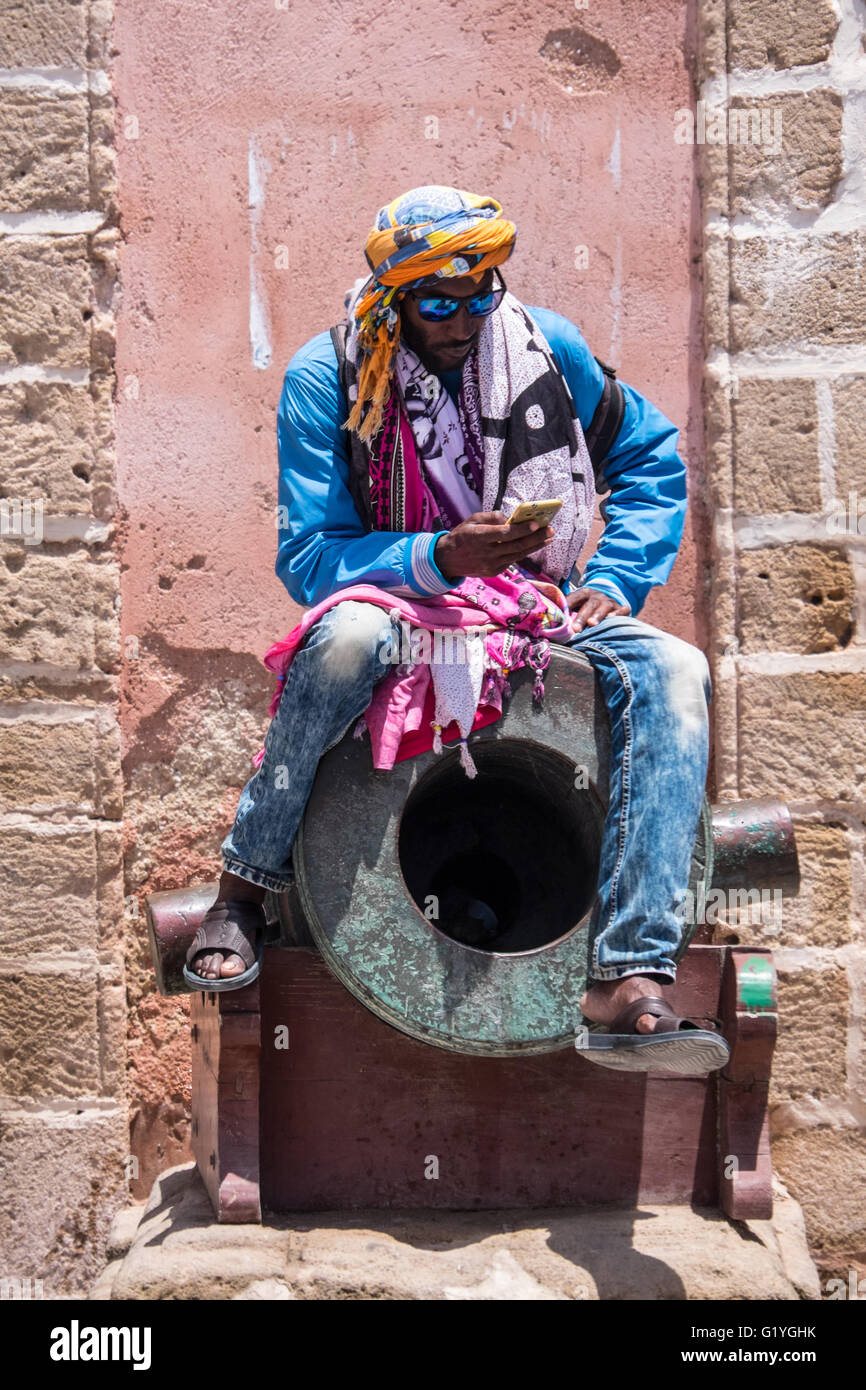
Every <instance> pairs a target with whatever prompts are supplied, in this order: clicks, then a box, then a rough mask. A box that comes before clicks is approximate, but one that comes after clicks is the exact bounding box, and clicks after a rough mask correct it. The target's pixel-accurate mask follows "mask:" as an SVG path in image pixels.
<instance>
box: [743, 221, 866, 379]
mask: <svg viewBox="0 0 866 1390" xmlns="http://www.w3.org/2000/svg"><path fill="white" fill-rule="evenodd" d="M864 322H866V232H864V231H862V230H857V231H853V232H833V233H830V234H828V235H826V236H814V235H812V234H809V233H803V234H801V235H799V236H798V235H794V236H792V237H790V238H784V237H774V238H772V239H768V238H765V237H749V238H747V239H746V240H742V241H740V240H734V241H732V242H731V346H732V349H733V351H734V352H751V351H755V350H758V349H761V348H778V347H783V346H784V347H787V348H790V347H796V346H798V345H802V346H804V347H806V346H808V347H811V348H813V347H816V346H825V347H826V346H836V345H838V344H843V343H860V342H862V339H863V324H864Z"/></svg>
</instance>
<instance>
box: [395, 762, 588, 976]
mask: <svg viewBox="0 0 866 1390" xmlns="http://www.w3.org/2000/svg"><path fill="white" fill-rule="evenodd" d="M475 751H476V759H475V761H476V765H477V767H478V776H477V777H476V778H475V779H473V780H470V779H468V778H467V777H466V774H465V773H464V771H463V768H462V767H461V765H460V763H459V761H457V760H456V759H454V758H450V759H448V760H446V761H445V762H444V763H443V764H441V765H440V766H434V767H433V768H431V769H430V771H428V772H427V773H426V775H425V776H424V777H422V778H421V780H420V781H419V782H418V784H417V785H416V786H415V787H414V789H413V790H412V791H411V793H410V795H409V796H408V798H407V800H406V804H405V806H404V808H403V813H402V816H401V818H400V826H399V832H398V854H399V859H400V868H401V870H402V874H403V879H404V881H405V883H406V887H407V888H408V890H409V893H410V894H411V896H412V898H413V899H414V901H415V903H416V904H417V906H418V908H419V909H420V911H421V912H422V913H423V914H424V916H425V918H426V919H427V920H428V921H429V922H430V923H431V925H432V926H433V927H434V928H435V929H436V930H438V931H440V932H442V933H443V934H444V935H445V936H447V937H450V938H451V940H453V941H458V942H460V943H461V944H462V945H464V946H469V947H473V948H475V949H476V950H482V951H489V952H492V953H495V954H497V955H499V954H506V955H507V954H516V953H518V952H523V951H534V950H538V949H539V948H540V947H543V946H548V945H549V944H550V943H551V942H554V941H558V940H560V939H561V938H562V937H564V936H566V935H567V934H568V933H569V932H570V931H573V930H574V929H575V927H576V925H577V924H578V923H579V922H580V921H581V919H582V918H583V917H584V916H585V915H586V914H587V913H588V912H589V910H590V909H591V907H592V903H593V898H594V896H595V887H596V879H597V877H598V864H599V857H600V853H601V830H602V824H603V820H604V809H603V807H602V805H601V802H600V800H599V798H598V795H597V793H596V792H595V791H594V789H593V788H592V787H591V786H589V785H585V786H584V785H581V781H582V779H581V777H580V775H579V769H577V770H576V769H575V765H574V763H573V762H572V761H571V760H570V759H569V758H566V757H564V756H563V755H562V754H561V753H558V752H556V751H555V750H553V749H551V748H546V747H544V746H542V745H540V744H535V743H530V742H528V741H527V740H522V739H521V740H518V739H501V740H499V741H498V742H495V743H494V742H490V743H487V744H479V745H478V746H477V748H476V750H475Z"/></svg>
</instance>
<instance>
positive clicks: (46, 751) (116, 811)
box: [0, 710, 122, 819]
mask: <svg viewBox="0 0 866 1390" xmlns="http://www.w3.org/2000/svg"><path fill="white" fill-rule="evenodd" d="M3 743H4V759H3V764H2V767H0V799H2V809H3V810H7V811H9V810H30V809H33V810H38V811H41V812H48V811H63V812H65V813H66V814H74V813H77V814H83V815H90V816H100V817H105V818H107V819H112V818H113V819H118V818H119V817H120V814H121V805H122V795H121V781H120V736H119V731H118V728H117V723H116V721H115V719H114V717H113V714H112V713H111V712H110V711H109V710H94V711H84V710H83V711H82V716H81V718H80V719H76V720H74V721H72V720H70V721H67V722H63V723H55V722H51V721H50V720H48V719H45V720H44V721H43V722H39V721H37V720H36V719H35V718H21V719H19V720H13V721H10V722H8V723H6V724H5V726H4V728H3Z"/></svg>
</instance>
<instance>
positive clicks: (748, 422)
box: [732, 377, 821, 515]
mask: <svg viewBox="0 0 866 1390" xmlns="http://www.w3.org/2000/svg"><path fill="white" fill-rule="evenodd" d="M732 409H733V417H734V438H735V440H736V448H735V452H734V506H735V507H736V509H737V511H738V512H743V513H745V514H746V515H762V514H765V513H772V512H817V511H819V510H820V507H821V487H820V481H819V476H818V410H817V404H816V400H815V383H814V381H811V380H809V379H803V378H797V377H794V378H791V379H789V380H781V381H780V380H774V379H772V378H766V377H740V378H739V379H738V380H737V389H736V396H735V397H734V399H733V402H732Z"/></svg>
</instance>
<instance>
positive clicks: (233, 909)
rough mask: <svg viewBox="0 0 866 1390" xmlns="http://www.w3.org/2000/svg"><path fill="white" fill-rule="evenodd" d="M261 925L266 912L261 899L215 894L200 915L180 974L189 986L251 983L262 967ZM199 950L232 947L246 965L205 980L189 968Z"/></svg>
mask: <svg viewBox="0 0 866 1390" xmlns="http://www.w3.org/2000/svg"><path fill="white" fill-rule="evenodd" d="M264 928H265V914H264V909H263V908H262V906H261V904H260V903H253V902H248V901H246V902H231V901H228V900H225V899H223V898H217V900H216V902H215V903H213V904H212V905H211V907H209V908H208V910H207V912H206V913H205V915H204V917H203V918H202V921H201V925H200V927H199V929H198V931H197V932H196V934H195V936H194V937H193V939H192V945H191V946H190V948H189V950H188V951H187V953H186V965H185V966H184V967H183V978H184V979H185V980H186V982H187V984H188V985H189V986H190V988H191V989H203V990H215V991H216V990H223V989H243V988H244V986H245V985H251V984H252V982H253V980H255V979H257V978H258V975H259V971H260V970H261V968H262V952H263V938H264ZM202 951H225V952H229V951H234V952H235V953H236V954H237V955H239V956H240V958H241V960H242V961H243V963H244V965H245V966H247V969H246V970H244V971H243V972H242V973H241V974H240V975H225V976H222V977H221V978H219V979H216V980H206V979H205V977H204V975H197V974H196V972H195V971H194V970H190V968H189V967H190V965H191V964H192V962H193V960H194V959H195V957H196V956H197V955H199V953H200V952H202Z"/></svg>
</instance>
